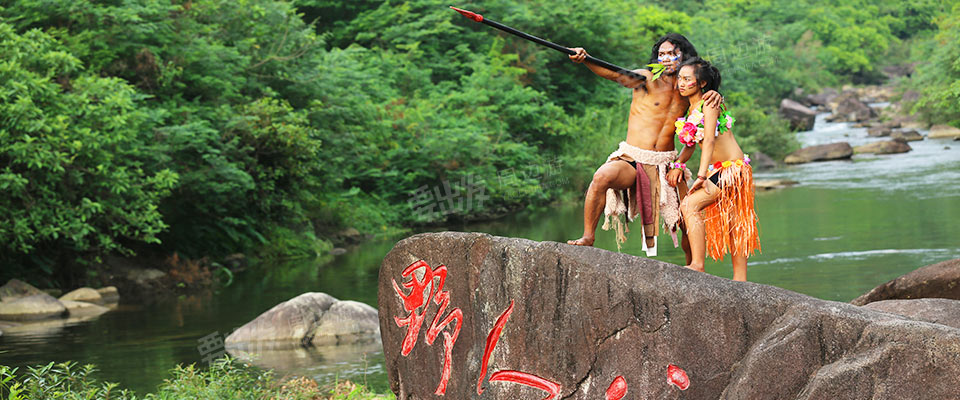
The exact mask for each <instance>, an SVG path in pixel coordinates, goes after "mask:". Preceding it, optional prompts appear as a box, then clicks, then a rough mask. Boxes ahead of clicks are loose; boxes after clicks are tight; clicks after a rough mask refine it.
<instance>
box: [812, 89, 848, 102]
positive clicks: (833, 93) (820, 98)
mask: <svg viewBox="0 0 960 400" xmlns="http://www.w3.org/2000/svg"><path fill="white" fill-rule="evenodd" d="M839 95H840V92H838V91H837V89H834V88H826V89H823V91H822V92H820V93H819V94H812V95H809V96H807V102H809V103H810V104H813V105H815V106H825V105H828V104H830V103H831V102H833V100H834V99H836V98H837V96H839Z"/></svg>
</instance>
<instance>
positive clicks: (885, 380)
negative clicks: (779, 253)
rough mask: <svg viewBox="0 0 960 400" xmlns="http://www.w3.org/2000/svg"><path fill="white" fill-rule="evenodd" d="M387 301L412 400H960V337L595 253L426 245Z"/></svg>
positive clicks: (480, 239)
mask: <svg viewBox="0 0 960 400" xmlns="http://www.w3.org/2000/svg"><path fill="white" fill-rule="evenodd" d="M420 261H422V263H420ZM378 293H379V309H380V327H381V334H382V340H383V348H384V356H385V359H386V369H387V374H388V376H389V380H390V387H391V389H392V390H393V391H394V392H395V393H396V394H397V395H398V399H401V400H404V399H427V398H437V397H438V396H436V393H443V394H444V395H445V397H444V398H450V399H541V398H551V399H560V398H563V399H591V400H592V399H603V398H607V397H605V394H606V393H608V390H609V393H614V394H615V393H622V391H623V390H624V389H625V390H626V391H627V393H628V394H627V396H629V397H628V398H631V399H632V398H638V399H639V398H648V399H678V398H685V399H787V398H789V399H870V398H890V399H934V398H937V399H939V398H955V397H957V395H958V394H960V391H958V388H957V386H956V381H955V377H956V376H957V374H960V330H958V329H955V328H951V327H947V326H943V325H938V324H931V323H925V322H919V321H914V320H909V319H904V318H901V317H898V316H896V315H893V314H888V313H881V312H877V311H873V310H869V309H865V308H861V307H856V306H853V305H849V304H844V303H837V302H830V301H823V300H818V299H814V298H811V297H808V296H804V295H800V294H797V293H793V292H790V291H787V290H783V289H779V288H775V287H770V286H765V285H759V284H754V283H740V282H733V281H730V280H726V279H723V278H719V277H715V276H712V275H709V274H704V273H698V272H695V271H692V270H687V269H684V268H682V267H678V266H675V265H672V264H667V263H664V262H660V261H656V260H651V259H644V258H637V257H633V256H630V255H626V254H620V253H613V252H609V251H605V250H600V249H596V248H592V247H577V246H568V245H566V244H559V243H553V242H532V241H529V240H525V239H511V238H500V237H492V236H489V235H483V234H466V233H453V232H444V233H431V234H422V235H416V236H413V237H410V238H408V239H405V240H402V241H400V242H399V243H397V245H396V246H395V247H394V248H393V250H392V251H390V253H388V254H387V256H386V257H385V258H384V261H383V264H382V267H381V270H380V280H379V292H378ZM677 367H679V369H677ZM668 370H669V371H670V372H671V374H670V377H669V380H670V382H675V383H676V384H677V385H680V387H683V386H684V383H687V382H688V383H689V387H688V388H686V390H685V391H684V392H681V391H680V389H679V388H678V387H677V386H672V385H671V384H670V383H668ZM681 370H682V371H681ZM445 377H446V378H445ZM481 391H482V394H481ZM615 398H619V397H615Z"/></svg>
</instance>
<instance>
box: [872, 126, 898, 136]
mask: <svg viewBox="0 0 960 400" xmlns="http://www.w3.org/2000/svg"><path fill="white" fill-rule="evenodd" d="M891 133H893V128H891V127H889V126H887V125H878V126H874V127H871V128H870V129H867V136H872V137H883V136H890V134H891Z"/></svg>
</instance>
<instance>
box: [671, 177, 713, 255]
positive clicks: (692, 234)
mask: <svg viewBox="0 0 960 400" xmlns="http://www.w3.org/2000/svg"><path fill="white" fill-rule="evenodd" d="M718 197H720V188H718V187H717V185H714V184H713V182H710V181H709V180H708V181H706V182H704V184H703V188H702V189H698V190H697V191H696V192H693V193H691V194H690V195H688V196H687V197H686V198H684V199H683V201H682V202H681V203H680V213H681V214H682V215H683V223H684V225H686V227H687V238H688V239H689V240H690V256H691V257H690V258H691V259H692V261H691V262H690V264H689V265H687V268H690V269H692V270H696V271H700V272H703V268H704V260H705V259H706V256H707V255H706V252H707V237H706V231H705V229H704V227H703V218H702V217H701V216H700V211H701V210H703V209H704V208H706V207H707V206H709V205H710V204H713V202H715V201H717V198H718Z"/></svg>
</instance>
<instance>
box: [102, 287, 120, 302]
mask: <svg viewBox="0 0 960 400" xmlns="http://www.w3.org/2000/svg"><path fill="white" fill-rule="evenodd" d="M97 293H99V294H100V298H101V299H103V302H104V303H116V302H118V301H120V292H119V291H118V290H117V287H116V286H107V287H102V288H100V289H97Z"/></svg>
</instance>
